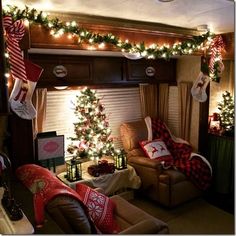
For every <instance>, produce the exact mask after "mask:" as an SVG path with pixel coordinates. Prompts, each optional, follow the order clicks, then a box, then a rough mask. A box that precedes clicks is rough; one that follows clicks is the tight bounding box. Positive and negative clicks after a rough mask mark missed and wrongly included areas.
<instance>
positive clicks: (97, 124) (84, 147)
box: [67, 88, 115, 161]
mask: <svg viewBox="0 0 236 236" xmlns="http://www.w3.org/2000/svg"><path fill="white" fill-rule="evenodd" d="M73 105H74V113H75V115H76V117H77V118H78V121H77V122H75V123H74V133H75V137H70V138H69V139H71V141H72V143H71V144H70V145H69V146H68V148H67V151H68V152H69V153H70V154H73V155H75V156H77V157H80V158H90V159H92V160H94V161H98V160H99V159H100V158H101V157H102V156H114V154H115V149H114V143H113V139H112V138H111V137H110V135H111V129H110V128H109V122H108V120H107V117H106V114H105V113H104V109H105V108H104V106H103V105H102V104H101V102H100V99H99V98H98V97H97V94H96V91H94V90H91V89H89V88H84V89H83V90H81V91H80V92H79V94H78V95H77V96H76V102H75V103H74V104H73Z"/></svg>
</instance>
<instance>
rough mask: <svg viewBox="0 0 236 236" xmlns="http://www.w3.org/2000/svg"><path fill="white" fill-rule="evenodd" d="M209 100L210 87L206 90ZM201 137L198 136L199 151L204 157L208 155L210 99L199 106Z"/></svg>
mask: <svg viewBox="0 0 236 236" xmlns="http://www.w3.org/2000/svg"><path fill="white" fill-rule="evenodd" d="M206 93H207V96H208V98H209V97H210V96H209V93H210V86H209V85H208V86H207V88H206ZM199 107H200V109H199V114H200V115H199V135H198V151H199V152H200V154H202V155H203V156H206V155H207V152H208V150H207V145H208V113H209V99H207V100H206V102H200V105H199Z"/></svg>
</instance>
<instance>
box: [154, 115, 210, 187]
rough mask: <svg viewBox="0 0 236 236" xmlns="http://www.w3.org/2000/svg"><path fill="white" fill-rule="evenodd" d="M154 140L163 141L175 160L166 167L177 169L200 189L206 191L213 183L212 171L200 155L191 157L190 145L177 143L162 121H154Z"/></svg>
mask: <svg viewBox="0 0 236 236" xmlns="http://www.w3.org/2000/svg"><path fill="white" fill-rule="evenodd" d="M152 133H153V139H155V138H160V139H162V140H163V141H164V142H165V144H166V146H167V148H168V150H169V151H170V153H171V155H172V157H173V159H172V161H168V163H165V166H169V167H172V168H177V169H178V170H179V171H181V172H182V173H184V174H185V175H186V176H187V177H188V178H189V179H190V180H191V181H192V182H193V183H194V184H195V185H196V186H197V187H198V188H199V189H201V190H206V189H207V188H208V187H209V185H210V183H211V169H210V167H209V165H208V163H207V162H206V161H203V159H202V158H201V156H200V155H197V154H196V155H191V153H192V147H191V145H190V144H187V143H183V142H182V143H181V142H175V141H174V140H173V138H172V137H171V134H170V131H169V130H168V128H167V127H166V125H165V123H163V122H162V121H161V120H160V119H152Z"/></svg>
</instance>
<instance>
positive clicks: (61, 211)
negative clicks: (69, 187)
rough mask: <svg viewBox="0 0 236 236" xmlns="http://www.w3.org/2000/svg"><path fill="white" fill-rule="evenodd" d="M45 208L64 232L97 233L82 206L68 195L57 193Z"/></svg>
mask: <svg viewBox="0 0 236 236" xmlns="http://www.w3.org/2000/svg"><path fill="white" fill-rule="evenodd" d="M46 210H47V212H48V214H49V215H50V216H51V217H52V218H53V219H54V221H55V222H56V223H57V224H58V225H59V226H60V227H61V228H62V229H63V231H64V233H66V234H73V233H77V234H96V233H97V230H96V228H95V226H94V225H93V223H92V222H91V221H90V219H89V218H88V217H87V215H86V213H85V211H84V208H83V206H82V205H81V204H80V202H78V201H77V200H76V199H74V198H72V197H70V196H63V195H59V196H57V197H55V198H53V199H52V200H50V201H49V202H48V204H47V205H46Z"/></svg>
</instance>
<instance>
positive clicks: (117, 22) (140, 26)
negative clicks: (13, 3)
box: [50, 12, 199, 37]
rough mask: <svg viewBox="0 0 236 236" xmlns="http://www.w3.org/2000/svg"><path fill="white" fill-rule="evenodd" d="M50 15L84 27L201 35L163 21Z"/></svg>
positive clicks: (69, 14) (64, 14)
mask: <svg viewBox="0 0 236 236" xmlns="http://www.w3.org/2000/svg"><path fill="white" fill-rule="evenodd" d="M50 16H52V17H58V18H59V19H60V20H62V21H69V20H75V21H77V22H78V23H79V24H80V25H81V26H82V27H83V26H89V25H90V26H92V25H93V26H94V25H96V28H97V29H98V27H101V28H102V29H106V30H109V29H117V30H120V31H126V32H128V31H131V32H135V31H139V32H146V33H151V32H152V33H155V34H158V35H163V34H164V35H165V36H172V37H173V36H176V37H180V36H181V37H183V36H184V35H185V36H193V35H199V32H198V31H197V30H195V29H187V28H183V27H177V26H171V25H166V24H161V23H153V22H144V21H135V20H128V19H120V18H113V17H104V16H94V15H87V14H81V13H80V14H77V13H76V14H73V13H63V14H62V13H61V12H51V13H50Z"/></svg>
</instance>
